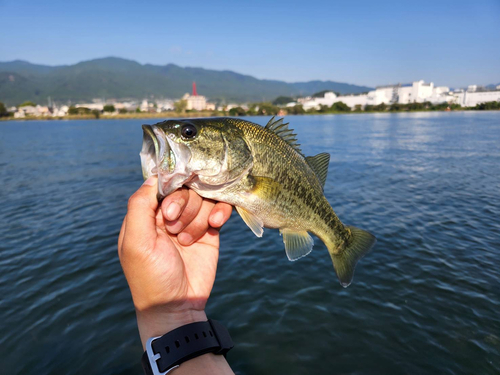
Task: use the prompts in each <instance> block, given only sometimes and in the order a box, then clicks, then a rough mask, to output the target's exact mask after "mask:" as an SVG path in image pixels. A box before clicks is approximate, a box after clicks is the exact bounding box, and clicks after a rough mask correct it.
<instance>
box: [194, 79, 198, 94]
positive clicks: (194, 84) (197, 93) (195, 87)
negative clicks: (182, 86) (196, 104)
mask: <svg viewBox="0 0 500 375" xmlns="http://www.w3.org/2000/svg"><path fill="white" fill-rule="evenodd" d="M193 96H198V93H197V92H196V82H193Z"/></svg>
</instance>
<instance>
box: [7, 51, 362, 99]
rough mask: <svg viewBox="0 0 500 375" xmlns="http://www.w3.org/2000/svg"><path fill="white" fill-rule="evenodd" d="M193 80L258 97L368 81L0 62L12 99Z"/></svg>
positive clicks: (84, 95)
mask: <svg viewBox="0 0 500 375" xmlns="http://www.w3.org/2000/svg"><path fill="white" fill-rule="evenodd" d="M193 81H195V82H196V85H197V88H198V93H199V94H201V95H205V96H207V97H208V98H209V99H210V100H214V101H217V100H225V101H226V102H232V101H235V102H257V101H265V100H273V99H275V98H276V97H278V96H282V95H283V96H296V95H311V94H313V93H315V92H318V91H322V90H333V91H336V92H340V93H345V94H347V93H360V92H364V91H368V90H370V88H369V87H365V86H356V85H350V84H346V83H339V82H332V81H311V82H299V83H287V82H283V81H275V80H261V79H257V78H254V77H252V76H249V75H243V74H239V73H235V72H232V71H228V70H224V71H217V70H208V69H203V68H189V67H186V68H182V67H180V66H177V65H174V64H168V65H164V66H159V65H151V64H144V65H142V64H139V63H137V62H135V61H131V60H125V59H121V58H116V57H107V58H102V59H95V60H90V61H84V62H80V63H78V64H74V65H64V66H46V65H37V64H31V63H29V62H26V61H21V60H16V61H10V62H0V101H1V102H4V103H6V104H7V105H16V104H19V103H21V102H24V101H26V100H31V101H33V102H35V103H46V102H47V98H48V97H49V96H50V97H51V98H52V100H54V101H59V102H67V101H72V102H76V101H88V100H91V99H93V98H105V99H126V98H133V99H143V98H151V97H154V98H180V97H181V96H182V95H183V94H185V93H186V92H189V91H190V90H191V84H192V82H193Z"/></svg>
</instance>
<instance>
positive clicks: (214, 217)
mask: <svg viewBox="0 0 500 375" xmlns="http://www.w3.org/2000/svg"><path fill="white" fill-rule="evenodd" d="M232 210H233V206H231V205H229V204H227V203H223V202H217V203H216V204H215V206H214V208H212V212H211V213H210V216H209V218H208V223H209V224H210V226H212V227H214V228H220V227H222V226H223V225H224V224H225V223H226V221H228V220H229V218H230V217H231V211H232Z"/></svg>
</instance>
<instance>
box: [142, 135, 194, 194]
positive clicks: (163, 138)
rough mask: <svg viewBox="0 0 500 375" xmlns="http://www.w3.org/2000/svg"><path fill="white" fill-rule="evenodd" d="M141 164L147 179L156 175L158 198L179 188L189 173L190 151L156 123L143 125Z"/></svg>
mask: <svg viewBox="0 0 500 375" xmlns="http://www.w3.org/2000/svg"><path fill="white" fill-rule="evenodd" d="M142 130H143V137H142V150H141V153H140V156H141V166H142V176H143V177H144V180H147V179H148V178H149V177H151V176H158V200H160V201H161V200H162V199H163V198H164V197H166V196H167V195H169V194H170V193H172V192H173V191H174V190H176V189H178V188H180V187H181V186H182V185H183V183H184V182H185V181H187V180H188V179H189V177H190V175H189V174H188V173H187V171H186V169H187V168H186V167H187V163H188V161H189V159H190V157H191V153H190V152H189V150H188V149H187V148H185V147H181V146H180V145H179V144H177V143H176V142H173V141H172V140H170V139H169V138H168V137H167V135H166V134H165V132H164V131H163V129H162V128H161V127H159V126H156V125H143V126H142Z"/></svg>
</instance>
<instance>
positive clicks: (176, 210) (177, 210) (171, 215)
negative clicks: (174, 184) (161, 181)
mask: <svg viewBox="0 0 500 375" xmlns="http://www.w3.org/2000/svg"><path fill="white" fill-rule="evenodd" d="M188 200H189V191H188V188H186V187H182V188H180V189H177V190H176V191H174V192H173V193H172V194H170V195H169V196H168V197H166V198H165V199H164V200H163V202H162V204H161V211H162V212H163V216H164V217H165V219H166V220H168V221H174V220H177V219H178V218H179V216H180V215H181V213H182V211H183V210H184V208H186V204H187V202H188Z"/></svg>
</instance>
